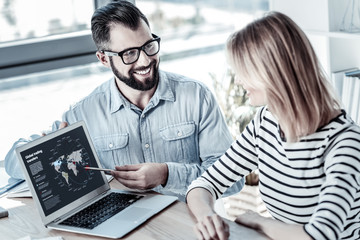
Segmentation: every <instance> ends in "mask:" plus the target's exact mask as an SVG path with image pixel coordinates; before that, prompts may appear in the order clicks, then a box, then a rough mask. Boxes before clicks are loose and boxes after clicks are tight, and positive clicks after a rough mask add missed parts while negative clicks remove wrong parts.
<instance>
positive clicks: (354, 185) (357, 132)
mask: <svg viewBox="0 0 360 240" xmlns="http://www.w3.org/2000/svg"><path fill="white" fill-rule="evenodd" d="M255 169H259V179H260V180H259V189H260V194H261V197H262V200H263V201H264V203H265V205H266V207H267V209H268V211H269V212H270V214H271V215H272V216H273V217H274V218H275V219H277V220H280V221H282V222H285V223H297V224H303V225H304V230H305V231H306V232H307V233H308V234H309V235H310V236H311V237H312V238H313V239H360V127H359V126H358V125H356V124H355V123H353V121H352V120H351V119H350V118H349V117H348V116H347V115H346V113H345V112H344V111H343V112H342V114H341V115H339V116H338V117H336V118H335V119H333V120H332V121H331V122H330V123H329V124H328V125H326V126H324V127H322V128H320V129H318V130H317V131H316V132H315V133H313V134H311V135H308V136H306V137H303V138H301V139H300V140H299V141H298V142H293V143H290V142H286V141H284V140H283V139H282V138H281V136H280V127H279V124H278V122H277V121H276V119H275V118H274V116H273V115H272V114H271V113H270V111H269V110H268V109H267V107H262V108H260V109H259V110H258V112H257V113H256V116H255V117H254V119H253V120H252V121H251V122H250V123H249V124H248V126H247V127H246V129H245V130H244V132H243V133H242V134H241V135H240V136H239V138H238V139H237V140H236V141H235V142H233V144H232V145H231V147H230V148H229V149H228V150H227V151H226V153H225V154H224V155H223V156H222V157H221V158H220V159H219V160H218V161H217V162H215V163H214V164H213V165H212V166H211V167H210V168H209V169H208V170H207V171H206V172H204V173H203V175H202V176H200V177H199V178H198V179H196V180H195V181H193V182H192V184H191V185H190V187H189V189H188V191H190V190H191V189H193V188H196V187H201V188H205V189H207V190H209V191H210V192H211V193H212V195H213V196H214V197H216V198H219V197H220V196H221V195H222V193H223V192H224V191H225V190H226V189H227V188H228V187H229V186H231V185H232V184H233V183H235V182H236V181H238V180H239V179H241V178H242V177H244V176H246V175H248V174H249V173H250V172H252V171H253V170H255Z"/></svg>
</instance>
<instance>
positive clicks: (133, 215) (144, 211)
mask: <svg viewBox="0 0 360 240" xmlns="http://www.w3.org/2000/svg"><path fill="white" fill-rule="evenodd" d="M151 210H152V209H149V208H140V207H131V208H130V209H128V210H127V211H124V214H120V215H118V216H116V217H115V218H116V219H117V220H121V221H131V222H133V221H141V220H142V219H143V218H144V217H146V216H151V214H148V213H149V212H150V211H151ZM124 216H126V217H124Z"/></svg>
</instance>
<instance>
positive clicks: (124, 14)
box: [91, 0, 149, 50]
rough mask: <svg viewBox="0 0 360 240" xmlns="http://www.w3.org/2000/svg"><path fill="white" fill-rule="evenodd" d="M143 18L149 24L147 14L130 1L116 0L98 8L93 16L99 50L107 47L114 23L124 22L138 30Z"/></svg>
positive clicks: (95, 39)
mask: <svg viewBox="0 0 360 240" xmlns="http://www.w3.org/2000/svg"><path fill="white" fill-rule="evenodd" d="M141 19H142V20H144V21H145V23H146V24H147V25H148V26H149V22H148V20H147V18H146V17H145V15H144V14H143V13H142V12H141V11H140V10H139V9H138V8H137V7H136V6H135V5H134V4H132V3H130V2H128V1H124V0H120V1H114V2H111V3H109V4H107V5H106V6H103V7H101V8H98V9H97V10H96V11H95V12H94V14H93V16H92V18H91V32H92V38H93V40H94V42H95V45H96V47H97V48H98V50H105V49H106V48H107V44H108V43H109V41H110V30H111V27H112V26H111V25H112V24H122V25H123V26H125V27H128V28H130V29H131V30H136V29H137V28H138V27H139V24H140V20H141Z"/></svg>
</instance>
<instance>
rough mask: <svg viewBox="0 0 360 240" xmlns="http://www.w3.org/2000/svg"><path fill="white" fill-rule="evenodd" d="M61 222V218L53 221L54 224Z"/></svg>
mask: <svg viewBox="0 0 360 240" xmlns="http://www.w3.org/2000/svg"><path fill="white" fill-rule="evenodd" d="M60 220H61V218H57V219H55V220H54V221H52V222H53V223H57V222H59V221H60Z"/></svg>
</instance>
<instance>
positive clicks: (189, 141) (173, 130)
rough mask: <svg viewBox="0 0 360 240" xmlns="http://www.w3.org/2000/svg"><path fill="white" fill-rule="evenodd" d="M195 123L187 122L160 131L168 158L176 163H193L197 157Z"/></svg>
mask: <svg viewBox="0 0 360 240" xmlns="http://www.w3.org/2000/svg"><path fill="white" fill-rule="evenodd" d="M194 133H195V123H194V122H185V123H180V124H175V125H169V126H167V127H165V128H162V129H160V136H161V138H162V139H163V142H164V148H165V149H168V151H166V152H167V154H168V156H167V158H168V159H169V160H172V161H176V162H179V161H180V162H192V161H193V159H194V158H196V157H197V150H196V149H197V144H196V140H195V139H196V138H195V136H194V135H195V134H194Z"/></svg>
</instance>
